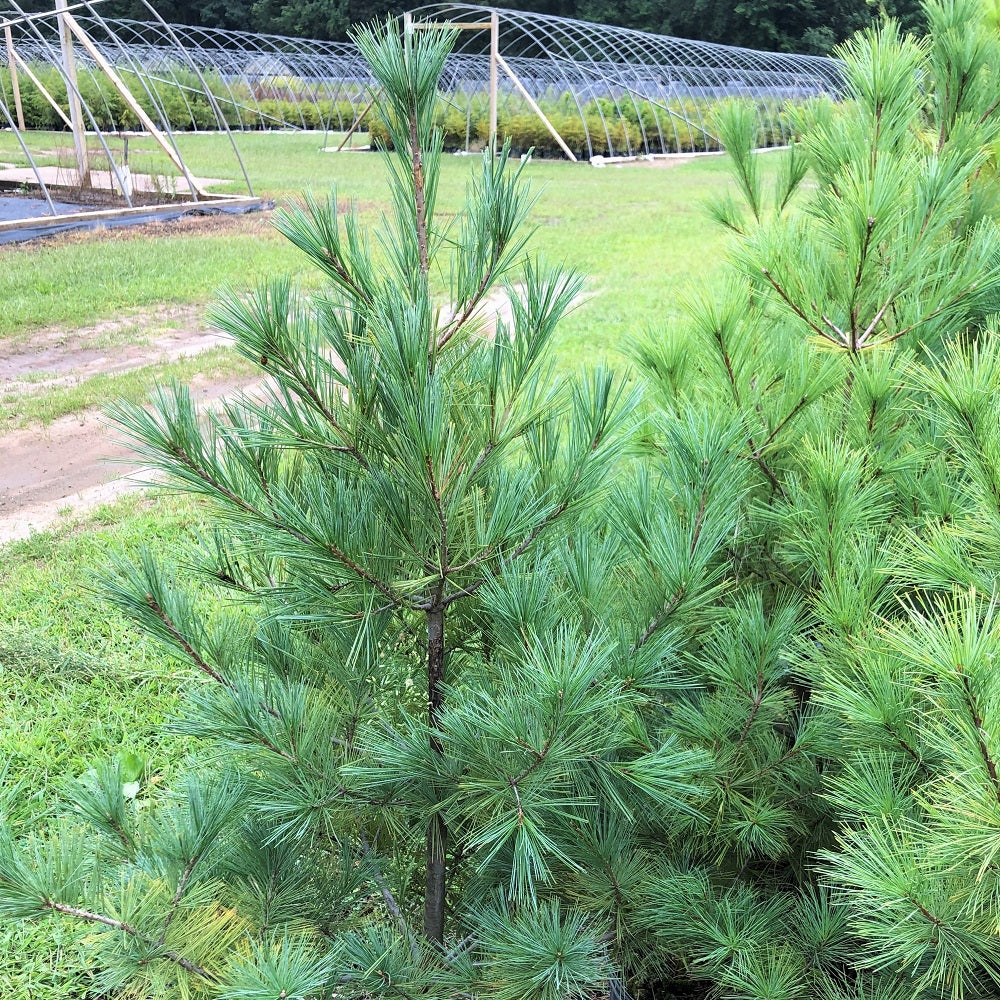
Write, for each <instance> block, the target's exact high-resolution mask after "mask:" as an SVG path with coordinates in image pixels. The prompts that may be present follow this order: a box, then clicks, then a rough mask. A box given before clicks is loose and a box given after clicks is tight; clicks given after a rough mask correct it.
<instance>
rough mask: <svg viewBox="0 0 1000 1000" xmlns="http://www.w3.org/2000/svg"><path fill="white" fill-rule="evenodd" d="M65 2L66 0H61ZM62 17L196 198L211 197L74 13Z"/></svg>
mask: <svg viewBox="0 0 1000 1000" xmlns="http://www.w3.org/2000/svg"><path fill="white" fill-rule="evenodd" d="M61 2H62V3H63V4H65V3H66V0H61ZM62 17H63V18H64V19H65V22H66V25H67V27H68V28H69V30H70V31H71V32H72V33H73V34H74V35H76V37H77V38H78V39H79V40H80V44H81V45H83V47H84V48H85V49H86V50H87V51H88V52H89V53H90V56H91V58H92V59H93V60H94V62H96V63H97V65H98V66H99V67H100V68H101V70H102V72H103V73H104V75H105V76H106V77H107V78H108V79H109V80H110V81H111V85H112V86H113V87H114V88H115V90H117V91H118V93H119V94H121V97H122V100H123V101H124V102H125V103H126V104H127V105H128V106H129V108H131V110H132V113H133V114H134V115H135V116H136V118H138V119H139V121H140V122H142V125H143V127H144V128H145V129H146V131H147V132H148V133H149V134H150V135H151V136H152V137H153V138H154V139H155V140H156V142H157V144H158V145H159V147H160V149H162V150H163V152H164V153H166V154H167V157H168V158H169V160H170V162H171V163H173V165H174V166H175V167H177V169H178V170H180V172H181V173H182V174H183V175H184V178H185V179H186V180H187V182H188V187H189V188H190V190H191V193H192V194H193V195H195V200H197V199H198V197H202V198H207V197H209V195H208V192H207V191H206V190H205V189H204V188H203V187H201V185H200V184H198V183H197V182H196V181H195V179H194V177H193V176H192V175H191V173H190V172H189V171H188V168H187V167H186V166H184V161H183V160H182V159H181V158H180V157H179V156H178V155H177V151H176V150H175V149H174V148H173V146H171V145H170V142H169V141H168V140H167V137H166V136H165V135H164V134H163V133H162V132H161V131H160V130H159V129H158V128H157V127H156V125H155V124H154V123H153V119H152V118H150V117H149V115H147V114H146V112H145V110H144V109H143V107H142V105H141V104H140V103H139V102H138V101H137V100H136V99H135V97H133V96H132V91H131V90H129V89H128V87H126V86H125V83H124V81H123V80H122V78H121V77H120V76H119V75H118V74H117V73H116V72H115V68H114V67H113V66H112V65H111V63H109V62H108V61H107V59H105V58H104V56H103V55H101V50H100V49H99V48H98V47H97V46H96V45H95V44H94V42H93V40H92V39H91V38H90V36H89V35H88V34H87V33H86V32H85V31H84V30H83V28H81V27H80V25H79V24H78V23H77V21H76V18H75V17H73V15H72V14H63V15H62Z"/></svg>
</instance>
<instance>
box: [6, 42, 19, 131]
mask: <svg viewBox="0 0 1000 1000" xmlns="http://www.w3.org/2000/svg"><path fill="white" fill-rule="evenodd" d="M3 36H4V39H5V40H6V42H7V65H8V66H9V67H10V89H11V90H13V91H14V110H15V111H16V112H17V127H18V128H19V129H20V130H21V131H22V132H23V131H24V108H23V107H21V85H20V83H19V82H18V79H17V60H16V59H15V58H14V56H15V52H14V36H13V35H11V33H10V28H9V27H4V29H3Z"/></svg>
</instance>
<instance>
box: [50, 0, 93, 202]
mask: <svg viewBox="0 0 1000 1000" xmlns="http://www.w3.org/2000/svg"><path fill="white" fill-rule="evenodd" d="M56 10H58V11H62V12H63V13H61V14H60V15H59V44H60V46H61V48H62V58H63V71H64V73H65V74H66V100H67V101H68V103H69V119H70V123H71V127H72V129H73V147H74V148H75V150H76V169H77V183H78V184H79V185H80V187H86V186H87V184H88V183H89V181H90V163H89V162H88V161H87V135H86V127H85V126H84V123H83V105H82V104H81V103H80V91H79V84H78V82H77V77H76V57H75V56H74V55H73V36H72V35H71V34H70V31H69V26H70V22H71V21H72V17H71V16H70V15H69V14H68V13H66V10H67V3H66V0H56Z"/></svg>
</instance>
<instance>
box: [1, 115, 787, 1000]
mask: <svg viewBox="0 0 1000 1000" xmlns="http://www.w3.org/2000/svg"><path fill="white" fill-rule="evenodd" d="M51 140H52V144H53V149H54V150H55V149H56V147H57V145H58V144H59V143H61V142H65V138H64V137H60V136H58V135H53V136H52V137H51ZM319 140H320V137H319V136H316V135H287V134H280V135H279V134H257V135H248V136H244V137H242V138H241V140H240V143H241V149H242V151H243V153H244V156H245V157H246V161H247V168H248V171H249V173H250V176H251V177H252V178H253V179H254V181H255V185H256V186H257V188H258V189H259V192H260V193H263V194H265V195H267V196H268V197H271V198H273V199H274V200H275V201H276V202H278V203H279V204H280V203H282V202H287V201H288V200H290V199H294V198H295V197H297V196H298V195H299V194H300V193H301V192H303V191H310V192H312V193H314V194H316V195H319V196H323V195H325V194H326V193H327V192H328V191H329V189H330V188H331V186H332V185H334V184H336V185H337V189H338V192H339V195H340V197H341V198H344V199H350V200H353V201H355V202H356V204H357V205H358V207H359V210H360V212H361V214H362V217H363V219H364V220H365V222H367V223H370V222H373V221H375V220H377V218H378V216H379V214H380V213H381V212H382V211H384V210H386V209H387V208H388V204H387V201H386V184H385V169H384V164H383V163H382V161H381V159H380V158H379V157H378V156H377V155H374V154H363V153H352V154H341V155H331V154H324V153H320V152H318V150H317V146H318V144H319ZM10 141H11V140H10V137H9V136H8V135H4V134H0V159H3V155H4V152H5V151H6V152H9V150H6V144H9V143H10ZM182 142H183V144H184V148H183V152H184V154H185V156H186V158H187V160H188V162H189V164H190V165H191V167H192V169H193V170H194V172H195V173H196V174H199V175H201V176H222V174H220V173H219V172H218V163H219V160H220V158H221V156H222V155H223V153H224V150H223V149H222V148H221V141H220V140H219V139H218V138H216V137H213V136H205V135H187V136H183V137H182ZM774 155H777V156H780V155H781V154H774ZM766 162H767V168H768V169H770V168H771V166H772V165H773V162H774V160H773V157H772V158H771V159H769V160H768V161H766ZM470 167H471V160H470V159H469V158H466V157H448V158H447V159H446V162H445V164H444V170H443V178H442V188H441V191H440V196H439V215H440V216H441V217H443V218H447V216H448V214H449V213H450V212H454V210H455V206H456V205H457V204H458V199H459V196H460V194H461V192H462V191H463V189H464V187H465V185H466V183H467V180H468V178H469V175H470ZM525 174H526V176H527V177H528V178H529V179H530V181H531V183H532V185H533V188H534V191H535V192H536V193H537V202H536V203H535V206H534V209H533V216H532V219H533V222H534V224H535V226H536V227H537V233H536V237H535V240H534V243H533V246H534V248H535V249H536V250H537V251H538V252H539V253H540V254H542V255H543V256H545V257H547V258H549V259H554V260H560V261H564V262H566V263H568V264H570V265H571V266H573V267H574V268H577V269H578V270H580V271H581V272H583V273H584V274H586V275H587V281H586V285H585V293H584V295H583V296H582V297H581V301H580V303H579V305H578V306H577V307H576V309H575V310H574V311H573V312H572V314H571V315H570V316H569V317H568V318H567V319H566V320H565V322H564V324H563V326H562V328H561V331H560V333H559V335H558V338H557V341H556V359H555V360H556V362H557V364H558V365H559V366H560V367H561V368H562V369H564V370H567V371H571V370H575V369H577V368H579V367H580V366H584V365H588V364H593V363H596V362H601V361H605V362H609V363H611V364H612V365H614V366H624V365H625V364H626V363H627V362H626V361H625V357H624V355H623V352H622V348H623V345H624V343H625V342H626V341H627V339H628V337H629V336H630V334H632V333H634V332H638V331H641V330H644V329H648V328H657V327H660V326H663V325H665V324H668V323H669V322H670V321H671V319H672V318H673V317H675V316H677V314H678V309H679V305H678V304H679V302H680V301H681V297H682V291H683V289H684V288H685V287H686V286H688V285H690V284H691V283H693V282H697V283H704V282H706V281H711V279H712V276H713V274H714V273H715V272H716V270H717V269H718V268H719V266H720V264H721V261H722V259H723V257H724V251H725V237H724V235H723V233H722V232H721V230H720V229H719V228H718V227H715V226H714V225H713V224H712V223H710V222H709V221H708V218H707V216H706V214H705V211H704V202H705V200H706V199H708V198H709V197H711V196H712V195H713V194H715V193H718V192H719V191H721V190H722V189H723V187H724V186H725V183H726V175H725V170H724V164H723V162H722V161H721V159H718V158H714V157H709V158H703V159H698V160H695V161H691V162H671V163H669V164H662V163H660V164H655V165H653V164H638V165H630V166H627V167H622V168H617V167H610V166H609V167H606V168H605V169H602V170H598V169H592V168H589V167H584V166H572V165H569V164H565V163H559V162H553V161H538V162H532V163H529V164H528V165H527V167H526V168H525ZM0 273H2V274H3V279H2V281H0V454H3V455H4V468H3V471H2V472H0V529H2V527H3V524H4V519H5V518H7V519H9V518H10V517H11V516H13V514H12V509H11V494H12V492H15V491H16V489H23V488H24V483H23V482H22V481H21V480H23V479H24V477H25V476H28V475H30V473H31V468H30V462H29V461H28V459H25V461H26V462H27V463H28V464H27V465H26V468H27V472H26V471H25V469H21V470H20V471H17V470H16V469H13V468H12V465H13V464H14V463H13V460H14V457H15V456H21V457H22V458H24V456H25V454H28V455H29V458H30V454H29V453H30V451H31V442H32V441H33V442H35V443H36V445H37V442H43V443H45V446H46V448H48V449H49V451H48V454H49V456H50V458H51V457H52V456H54V455H57V454H58V447H59V443H60V441H62V443H63V447H64V449H67V450H75V451H76V452H77V453H78V457H79V456H83V458H86V455H87V452H86V449H85V448H84V447H83V445H82V444H81V441H83V438H81V437H80V434H81V428H82V429H85V430H86V431H87V433H88V435H92V434H94V433H101V434H104V433H106V432H105V431H104V430H100V431H97V430H95V428H97V427H98V426H99V425H100V407H101V405H102V404H103V403H104V402H106V401H107V400H109V399H111V398H113V397H122V396H124V397H127V398H132V399H142V398H144V397H145V395H146V393H147V392H148V390H149V388H150V386H151V385H152V384H155V383H157V382H162V381H164V380H166V379H169V378H180V379H183V380H185V381H191V382H192V383H193V384H194V386H195V387H196V388H197V389H199V390H200V391H201V393H202V395H203V396H204V397H205V398H214V397H216V396H218V395H219V394H220V393H223V392H227V391H230V390H231V389H235V388H238V387H240V386H243V385H246V384H248V383H249V382H250V381H251V379H252V375H251V373H250V370H249V367H248V366H247V364H246V363H245V362H244V361H242V360H240V359H239V358H237V357H236V356H235V354H234V353H232V352H231V351H230V350H229V349H228V348H227V347H226V345H225V343H224V342H222V341H221V340H220V339H219V338H218V337H216V336H215V335H214V334H213V333H212V332H211V331H210V330H208V328H207V325H206V322H205V312H206V309H207V307H208V305H209V304H210V303H211V301H212V298H213V295H214V293H215V291H216V290H217V289H218V288H220V287H221V286H226V285H230V286H234V287H236V288H243V287H248V286H249V285H251V284H252V283H253V282H254V280H255V279H256V278H259V277H262V276H264V275H268V274H275V273H294V274H298V275H299V276H300V278H301V280H302V282H303V283H304V284H305V285H306V286H307V287H314V288H318V283H317V280H316V278H315V276H314V275H311V274H309V273H306V272H304V271H303V265H302V261H301V260H300V257H299V254H298V253H297V251H296V250H295V249H294V248H293V247H291V246H290V245H289V244H287V243H286V242H285V241H284V240H283V239H282V238H281V237H280V236H279V235H278V234H277V233H275V232H274V231H273V230H272V229H271V228H270V225H269V220H268V218H267V217H266V216H259V215H258V216H249V217H244V218H239V219H235V220H225V221H219V220H214V219H206V220H202V221H193V222H184V223H181V224H177V225H174V226H171V225H166V226H157V227H146V228H143V229H134V230H131V231H130V230H117V231H114V232H109V233H106V234H98V235H86V236H74V237H70V238H65V239H60V240H57V241H50V242H40V243H37V244H34V245H29V246H23V247H19V248H11V247H7V248H4V249H0ZM439 280H440V281H441V284H442V287H443V285H444V283H445V282H446V281H447V276H443V275H442V276H439ZM74 435H77V436H76V437H74ZM88 440H89V438H88ZM98 450H99V449H98ZM43 455H44V453H43ZM111 457H125V456H124V455H123V453H122V452H121V451H120V450H119V451H116V452H113V453H112V454H111ZM35 460H36V462H38V461H39V460H38V455H37V454H36V455H35ZM53 460H55V459H53ZM95 461H96V459H95ZM40 464H41V465H45V464H46V463H45V461H44V460H42V461H41V462H40ZM41 471H45V470H41ZM103 475H104V478H109V476H108V474H106V473H105V474H103ZM19 476H20V477H21V478H20V479H18V477H19ZM41 499H45V498H41ZM49 500H50V506H51V498H49ZM56 506H57V508H58V509H57V515H58V516H56V518H55V520H54V521H53V522H52V523H51V525H50V526H49V527H48V528H47V529H46V530H43V531H37V532H34V533H32V534H30V536H28V537H26V538H20V539H17V540H14V541H9V542H7V543H6V544H2V543H0V683H2V686H3V690H4V691H5V698H4V699H3V702H2V704H0V759H3V760H4V761H5V762H6V763H5V764H4V765H3V768H2V769H0V783H3V784H4V785H6V786H8V787H9V786H11V785H18V793H17V795H16V796H15V797H14V798H13V800H12V801H13V802H14V815H13V816H12V817H11V819H12V820H13V821H14V823H15V824H17V823H19V822H23V819H24V817H26V816H27V815H28V814H29V813H34V814H37V812H38V808H39V806H42V807H44V808H48V809H50V810H51V813H52V814H53V815H54V814H55V812H57V810H58V803H59V796H60V787H61V785H62V784H63V783H64V782H66V781H67V780H68V779H71V778H73V777H76V776H79V775H80V774H81V773H83V772H84V771H86V770H87V769H88V768H90V767H92V766H93V765H95V764H97V763H99V762H101V761H102V760H105V759H107V758H109V757H113V756H116V755H121V756H123V757H125V756H129V755H134V759H137V760H139V761H141V762H142V763H143V764H144V765H145V767H146V770H147V774H148V775H149V776H150V778H149V780H151V781H156V782H159V783H163V784H168V783H169V781H170V778H171V775H172V774H173V773H174V772H175V770H176V769H177V768H178V766H179V765H180V763H181V762H182V761H183V758H184V756H185V754H186V753H187V752H188V750H189V749H190V747H189V743H188V741H187V738H182V737H180V736H178V735H176V734H173V733H172V732H171V729H170V726H169V724H168V720H169V719H170V717H171V714H172V713H173V712H174V710H175V708H176V706H177V704H178V701H179V699H180V698H182V697H183V693H182V692H183V689H184V684H185V683H190V680H189V679H188V678H186V677H185V676H182V675H179V674H178V673H177V672H175V669H174V668H173V667H172V666H171V665H169V664H165V663H164V661H163V660H162V658H161V656H160V655H159V653H158V651H157V649H156V648H154V647H153V646H152V645H151V644H150V643H149V641H148V640H146V639H143V638H140V637H139V636H138V635H137V633H136V632H135V631H134V630H133V629H131V628H130V627H128V626H127V625H126V624H125V623H124V622H123V620H122V619H121V618H119V616H118V615H117V614H116V613H115V612H114V611H113V609H111V608H110V607H109V606H107V605H106V604H105V603H103V602H102V600H101V598H100V597H99V596H97V595H96V594H95V592H94V589H93V588H94V579H93V577H92V575H91V574H92V573H93V571H94V569H95V568H99V567H102V566H107V565H108V563H109V560H110V559H111V558H112V557H113V556H114V554H116V553H119V552H125V553H134V552H135V551H136V550H137V548H138V547H139V546H140V545H141V544H146V545H150V546H152V548H153V549H154V550H157V551H159V552H169V553H170V554H171V557H172V558H175V559H177V560H183V550H184V547H185V546H186V545H189V544H193V542H194V540H195V539H196V537H197V534H198V532H199V530H201V529H203V528H204V525H203V523H202V521H201V514H200V511H199V508H198V507H197V506H196V505H194V504H192V503H190V502H189V501H184V502H181V501H178V500H175V499H171V498H164V497H162V496H158V497H156V498H152V497H149V496H146V495H143V494H141V493H136V492H130V493H129V494H128V495H126V496H124V497H123V498H118V499H116V500H115V502H114V503H104V504H100V505H97V506H91V507H90V508H74V507H73V505H72V504H70V503H67V504H66V505H65V507H64V508H63V507H59V505H58V501H56ZM7 537H10V535H8V536H7ZM3 538H4V535H3V534H2V531H0V541H2V539H3ZM129 759H133V758H132V757H130V758H129ZM76 933H77V932H76V930H75V929H71V928H69V927H68V926H64V927H59V928H57V927H53V926H40V927H36V928H34V929H31V930H26V929H24V928H19V929H17V930H0V989H2V991H3V996H4V1000H22V998H24V1000H26V998H29V997H30V998H31V1000H56V998H59V1000H65V998H70V997H84V996H88V995H90V994H88V992H87V990H88V973H87V971H86V970H85V968H84V967H83V965H82V960H81V958H80V956H79V954H78V938H77V937H76Z"/></svg>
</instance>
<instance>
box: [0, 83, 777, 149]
mask: <svg viewBox="0 0 1000 1000" xmlns="http://www.w3.org/2000/svg"><path fill="white" fill-rule="evenodd" d="M33 71H34V73H35V75H36V76H37V77H38V78H39V80H40V81H41V83H42V84H43V86H44V87H45V88H46V90H48V91H49V93H50V94H52V96H53V97H54V98H55V100H56V102H57V103H59V104H60V105H61V106H62V107H63V108H64V109H65V108H66V87H65V84H64V83H63V80H62V77H61V75H60V74H59V72H58V71H57V70H56V69H55V68H54V67H52V66H36V67H33ZM174 75H175V76H176V77H177V82H178V83H179V84H180V86H174V85H171V84H168V83H157V84H155V88H156V89H155V97H156V100H155V101H154V100H153V99H152V98H151V96H150V95H149V94H148V93H147V92H146V90H145V87H144V86H143V83H142V82H141V81H140V80H139V79H138V78H137V77H136V76H134V75H131V74H129V73H127V72H126V73H123V74H122V76H123V77H124V78H125V80H126V83H128V84H129V87H130V89H131V91H132V93H133V94H134V95H135V96H136V98H137V100H138V101H139V103H140V104H141V105H142V106H143V109H144V110H145V111H146V113H147V114H149V116H150V117H151V118H152V119H153V121H155V122H163V121H164V120H165V121H166V123H167V124H168V125H169V126H170V128H171V129H173V130H175V131H187V130H190V129H215V128H218V115H217V111H216V109H215V108H213V107H212V102H211V101H210V99H209V98H208V96H207V95H206V94H205V93H204V84H203V83H202V80H201V79H199V78H198V77H197V76H196V75H195V74H193V73H188V72H184V71H180V70H176V69H175V70H174ZM19 79H20V85H21V101H22V105H23V108H24V116H25V125H26V126H27V127H28V128H29V129H45V130H55V131H59V130H61V129H63V128H65V125H64V123H63V121H62V119H61V118H60V117H59V115H58V113H57V112H56V111H55V109H54V108H53V107H52V106H51V105H50V104H49V102H48V101H47V100H46V99H45V98H44V96H43V95H42V94H41V92H40V91H39V90H38V88H37V87H36V86H35V85H34V83H32V81H31V80H30V79H29V78H28V77H27V76H26V75H25V74H23V73H22V74H21V75H20V78H19ZM206 82H207V83H208V85H209V88H210V90H211V92H212V94H213V95H214V96H215V98H216V103H217V107H218V112H219V113H221V115H222V117H223V118H224V119H225V121H226V123H227V124H228V125H229V126H230V127H231V128H243V129H247V128H250V129H270V128H277V127H280V126H281V124H282V123H288V124H289V125H292V126H297V127H302V128H308V129H323V128H330V129H334V130H340V129H346V128H347V127H348V126H349V125H350V123H351V122H353V121H354V118H355V114H356V110H355V105H354V104H352V103H351V102H350V101H348V100H341V101H332V100H320V101H314V100H312V99H309V98H307V97H306V96H304V95H297V94H296V93H295V92H294V90H293V89H292V88H290V87H285V88H284V90H283V91H282V92H283V93H284V94H285V95H286V97H285V98H283V99H280V100H279V99H275V98H268V97H255V96H254V95H253V94H251V92H250V91H249V90H248V89H246V88H244V89H242V90H235V91H233V92H231V91H230V90H229V88H227V87H226V85H225V84H224V83H223V82H222V80H221V79H217V78H214V77H211V76H210V77H207V78H206ZM80 89H81V92H82V94H83V97H84V99H85V101H86V103H87V105H88V107H89V108H90V111H91V113H92V114H93V116H94V121H95V122H96V125H97V127H98V128H100V129H101V130H103V131H123V130H132V129H137V128H138V127H139V121H138V119H137V118H136V116H135V114H134V112H133V111H132V110H131V109H130V108H129V107H128V105H127V104H126V103H125V101H124V100H123V99H122V97H121V95H120V94H119V93H118V91H117V90H115V88H114V87H113V86H112V84H111V81H110V80H108V79H107V78H106V77H103V76H101V77H93V76H90V75H89V74H85V75H82V76H81V78H80ZM11 94H12V90H11V80H10V71H9V69H8V68H7V67H0V98H2V99H3V101H4V103H6V104H7V106H8V108H10V112H11V115H13V113H14V112H13V101H12V98H11ZM234 101H235V102H237V103H238V104H239V105H241V106H240V107H237V103H234ZM485 106H486V101H485V99H484V98H474V99H473V101H472V105H471V107H470V105H469V104H466V106H465V107H464V108H463V107H458V106H456V105H455V104H453V103H449V104H442V105H441V107H440V110H439V112H438V124H439V126H440V127H441V129H442V132H443V133H444V140H445V147H446V148H447V149H449V150H460V149H468V148H480V147H482V146H483V145H484V144H485V143H486V142H487V140H488V138H489V120H488V117H487V113H486V111H485ZM542 107H543V110H544V111H545V114H546V115H547V117H548V118H549V120H550V121H551V122H552V124H553V125H554V126H555V128H556V129H557V130H558V132H559V134H560V135H561V136H562V138H563V139H564V141H565V142H566V144H567V145H568V146H569V147H570V149H572V150H573V152H574V154H575V155H576V156H577V157H579V158H581V159H583V158H587V157H589V156H590V155H591V152H593V153H594V154H601V155H610V156H614V155H629V154H634V153H639V152H643V151H645V149H646V148H647V146H648V147H649V148H650V149H653V150H659V149H660V148H661V144H662V147H665V148H666V149H667V150H668V151H676V152H694V151H701V150H712V149H718V148H719V146H718V142H717V140H716V139H715V138H714V135H713V129H712V123H711V116H710V114H707V113H706V106H705V105H696V104H694V102H687V103H683V102H676V103H674V104H673V105H671V107H670V109H669V110H665V109H664V108H663V107H661V106H657V105H653V104H651V103H649V102H643V101H631V100H629V101H623V102H621V103H620V104H616V103H615V102H613V101H610V100H601V101H591V102H590V103H588V104H586V105H584V107H583V109H582V111H581V109H579V108H578V107H577V104H576V102H575V101H574V100H573V98H572V97H571V96H570V95H568V94H566V95H563V96H562V97H561V98H557V99H554V100H551V101H547V102H543V105H542ZM761 111H762V114H761V121H762V122H772V123H773V124H771V125H769V126H767V127H763V126H762V128H761V132H760V135H759V137H758V144H759V145H760V146H774V145H780V144H782V143H784V142H785V141H787V136H788V134H789V128H788V125H787V123H786V121H785V115H784V113H783V112H782V111H781V110H780V109H778V108H775V107H767V108H765V107H764V106H762V107H761ZM5 124H7V123H6V122H3V121H0V125H5ZM93 124H94V123H92V122H91V121H89V120H88V122H87V126H88V127H91V126H92V125H93ZM497 126H498V130H499V133H500V137H501V139H509V140H510V142H511V145H512V147H513V148H514V150H515V152H517V153H522V152H525V151H527V150H528V149H534V150H535V152H536V154H537V155H539V156H553V157H561V156H562V155H563V153H562V150H561V148H560V147H559V144H558V143H557V142H556V140H555V139H554V138H553V136H552V135H551V133H550V132H549V131H548V129H547V128H546V127H545V125H544V124H543V123H542V121H541V120H540V119H539V117H538V116H537V115H536V114H535V113H534V112H533V111H532V110H531V109H530V108H528V106H527V105H526V104H522V105H521V106H517V105H516V104H514V103H513V102H509V103H508V104H507V105H506V107H505V108H504V109H502V110H501V111H500V113H499V115H498V120H497ZM362 127H367V128H368V129H369V131H370V132H371V135H372V138H373V140H374V141H376V142H382V143H385V144H386V145H388V144H389V132H388V129H387V128H386V124H385V122H384V121H382V120H381V119H380V118H378V116H377V115H374V114H370V115H368V116H367V121H365V122H363V123H362ZM644 134H645V141H644ZM588 136H589V143H588ZM661 137H662V139H661ZM591 144H592V147H593V148H592V149H591Z"/></svg>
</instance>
